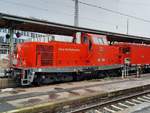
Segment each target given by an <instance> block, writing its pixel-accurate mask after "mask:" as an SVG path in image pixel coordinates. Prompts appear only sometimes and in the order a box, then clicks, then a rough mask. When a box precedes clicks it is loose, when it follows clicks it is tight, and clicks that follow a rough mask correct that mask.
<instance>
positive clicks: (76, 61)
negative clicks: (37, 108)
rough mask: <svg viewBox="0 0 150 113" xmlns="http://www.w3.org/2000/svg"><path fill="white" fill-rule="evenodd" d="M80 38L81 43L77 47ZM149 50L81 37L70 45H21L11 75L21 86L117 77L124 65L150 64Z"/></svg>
mask: <svg viewBox="0 0 150 113" xmlns="http://www.w3.org/2000/svg"><path fill="white" fill-rule="evenodd" d="M77 38H80V43H77ZM149 50H150V46H146V45H138V44H128V43H118V44H113V45H110V44H109V43H108V40H107V37H106V36H105V35H96V34H89V33H81V35H80V36H79V37H75V36H74V37H73V40H72V42H60V41H55V40H54V39H53V40H52V41H49V42H24V43H21V44H18V45H17V46H16V50H15V52H14V55H13V56H14V57H13V66H12V67H11V68H12V75H13V77H14V78H15V79H16V80H17V81H18V82H19V84H21V85H30V84H33V83H35V84H43V83H44V84H48V83H52V82H56V81H58V82H59V81H71V80H75V79H81V78H84V77H85V76H88V77H89V76H90V77H94V76H96V77H97V76H104V75H106V74H109V75H113V74H118V73H120V72H121V70H122V69H123V68H122V67H123V66H124V65H125V64H127V65H130V66H132V64H134V65H144V66H145V65H146V66H147V67H146V68H148V66H149V64H150V59H149V58H150V56H149V54H148V53H147V51H149Z"/></svg>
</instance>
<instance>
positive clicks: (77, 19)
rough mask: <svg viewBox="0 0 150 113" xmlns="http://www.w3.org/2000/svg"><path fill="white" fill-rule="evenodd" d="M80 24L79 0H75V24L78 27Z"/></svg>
mask: <svg viewBox="0 0 150 113" xmlns="http://www.w3.org/2000/svg"><path fill="white" fill-rule="evenodd" d="M78 24H79V1H78V0H75V14H74V26H76V27H78Z"/></svg>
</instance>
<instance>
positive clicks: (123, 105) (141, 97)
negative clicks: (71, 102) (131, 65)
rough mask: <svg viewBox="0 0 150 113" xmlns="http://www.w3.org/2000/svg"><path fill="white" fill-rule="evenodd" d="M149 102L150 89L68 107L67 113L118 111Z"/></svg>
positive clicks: (112, 112)
mask: <svg viewBox="0 0 150 113" xmlns="http://www.w3.org/2000/svg"><path fill="white" fill-rule="evenodd" d="M145 102H148V103H150V90H148V91H145V92H139V93H136V94H130V95H125V96H123V97H117V98H114V99H112V100H109V101H104V102H95V103H93V104H91V105H85V106H81V107H80V108H75V109H68V110H66V111H62V112H66V113H118V112H120V113H121V111H124V110H126V109H128V108H130V107H133V106H136V105H138V104H142V103H145Z"/></svg>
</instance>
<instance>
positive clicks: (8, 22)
mask: <svg viewBox="0 0 150 113" xmlns="http://www.w3.org/2000/svg"><path fill="white" fill-rule="evenodd" d="M0 27H3V28H10V27H13V29H16V30H23V31H32V32H40V33H48V34H58V35H68V36H71V35H73V34H74V33H76V32H87V33H94V34H103V35H107V37H108V40H110V41H124V42H135V43H141V42H143V43H150V38H148V37H140V36H133V35H126V34H120V33H113V32H107V31H101V30H94V29H89V28H83V27H74V26H70V25H64V24H58V23H54V22H49V21H45V20H39V19H36V18H25V17H19V16H14V15H8V14H4V13H0Z"/></svg>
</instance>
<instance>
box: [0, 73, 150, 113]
mask: <svg viewBox="0 0 150 113" xmlns="http://www.w3.org/2000/svg"><path fill="white" fill-rule="evenodd" d="M144 87H150V74H145V75H142V76H141V77H140V78H135V77H128V78H124V79H122V78H121V77H119V78H112V79H99V80H87V81H80V82H69V83H61V84H53V85H47V86H41V87H30V88H9V89H1V90H0V112H7V113H27V112H29V113H37V112H42V111H48V112H52V113H54V112H55V110H56V109H57V111H58V110H59V109H62V108H67V107H69V106H70V105H75V104H76V105H77V104H78V103H82V102H84V101H85V100H87V99H89V98H90V99H91V98H92V97H96V96H99V98H104V97H107V96H115V95H118V94H121V93H125V92H126V93H127V92H129V91H132V90H134V91H136V90H137V89H138V88H144ZM129 89H132V90H129ZM127 90H128V91H127ZM124 91H125V92H124ZM75 101H76V102H75ZM74 102H75V103H74Z"/></svg>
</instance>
